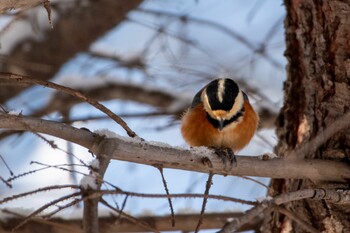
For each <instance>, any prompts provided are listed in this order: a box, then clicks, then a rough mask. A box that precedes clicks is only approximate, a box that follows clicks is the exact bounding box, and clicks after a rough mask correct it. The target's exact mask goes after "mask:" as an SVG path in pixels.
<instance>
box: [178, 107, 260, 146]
mask: <svg viewBox="0 0 350 233" xmlns="http://www.w3.org/2000/svg"><path fill="white" fill-rule="evenodd" d="M243 106H244V114H243V117H242V118H241V119H240V120H239V121H237V122H232V123H231V124H229V125H227V126H226V127H225V128H224V129H222V130H219V129H217V128H214V126H213V125H212V124H211V123H210V122H209V121H208V119H207V114H206V112H205V110H204V108H203V105H202V104H199V105H197V106H196V107H195V108H193V109H190V110H188V111H187V112H186V113H185V114H184V116H183V118H182V126H181V132H182V135H183V137H184V139H185V141H186V142H187V143H188V144H189V145H191V146H207V147H215V148H231V149H232V150H233V151H239V150H241V149H242V148H243V147H245V146H246V145H247V144H248V143H249V141H250V140H251V138H252V137H253V135H254V133H255V131H256V129H257V126H258V122H259V117H258V115H257V114H256V112H255V111H254V110H253V108H252V106H251V105H250V104H249V102H245V103H244V105H243Z"/></svg>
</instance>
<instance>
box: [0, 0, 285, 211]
mask: <svg viewBox="0 0 350 233" xmlns="http://www.w3.org/2000/svg"><path fill="white" fill-rule="evenodd" d="M0 4H1V3H0ZM50 10H51V12H50V18H51V21H52V22H51V23H50V20H49V19H48V12H47V9H45V7H44V6H43V5H41V4H40V5H37V6H33V7H30V8H25V9H17V10H8V11H5V12H3V13H2V14H1V15H0V45H1V46H0V67H1V68H0V70H1V71H3V72H12V73H17V74H24V75H28V76H31V77H35V78H41V79H44V80H48V81H52V82H55V83H58V84H61V85H64V86H68V87H72V88H75V89H77V90H80V91H82V92H83V93H85V94H87V95H88V96H91V97H92V98H95V99H97V100H99V101H100V102H101V103H103V104H104V105H105V106H107V107H108V108H110V109H111V110H112V111H113V112H114V113H116V114H118V115H120V116H121V117H122V118H123V119H124V120H125V121H126V122H127V124H128V125H129V127H130V128H131V129H132V130H134V131H135V132H136V133H137V134H138V135H139V136H140V137H142V138H144V139H145V140H147V141H158V142H163V143H167V144H170V145H171V146H180V147H188V146H187V145H186V144H185V142H184V140H183V139H182V137H181V134H180V130H179V129H180V117H181V114H182V113H183V111H185V110H186V108H187V107H188V106H189V105H190V103H191V100H192V97H193V95H194V94H195V93H196V92H197V91H198V90H199V89H200V88H202V87H203V86H204V85H205V84H207V83H208V82H209V81H211V80H212V79H215V78H217V77H229V78H232V79H234V80H235V81H236V82H237V83H238V84H239V85H240V87H241V89H243V90H244V91H245V92H246V93H247V94H248V96H249V98H250V101H251V103H252V104H253V106H254V107H255V109H256V110H257V111H258V112H259V114H260V116H261V124H260V127H259V130H258V132H257V134H256V136H255V137H254V138H253V140H252V142H251V143H250V144H249V145H248V146H247V147H246V148H245V149H244V150H242V151H241V152H240V153H239V154H241V155H259V154H263V153H265V152H271V151H273V146H274V144H275V136H274V119H275V117H276V115H277V113H278V110H279V108H280V106H281V105H282V101H283V96H282V84H283V81H284V80H285V69H284V67H285V64H286V60H285V58H284V57H283V51H284V47H285V45H284V30H283V19H284V15H285V11H284V7H283V5H282V1H274V0H266V1H260V0H246V1H239V0H234V1H232V0H225V1H215V0H195V1H187V0H186V1H185V0H179V1H166V0H146V1H136V0H132V1H115V0H113V1H112V0H104V1H100V2H95V1H92V0H91V1H90V0H85V1H79V0H76V1H68V0H67V1H65V0H62V1H59V0H57V1H51V7H50ZM0 103H1V105H2V107H3V108H4V109H6V110H8V111H11V113H13V114H16V113H21V114H23V115H28V116H33V117H38V118H43V119H50V120H54V121H61V122H66V123H69V124H72V125H73V126H75V127H78V128H80V127H85V128H88V129H90V130H91V131H94V130H98V129H109V130H111V131H114V132H115V133H117V134H119V135H122V136H126V133H125V131H124V130H123V129H122V128H121V127H120V126H119V125H117V124H116V123H115V122H114V121H112V120H111V119H109V118H108V117H106V116H105V115H104V114H102V113H101V112H99V111H98V110H96V109H95V108H93V107H92V106H90V105H88V104H87V103H81V102H79V101H78V100H76V99H74V98H73V97H68V96H66V95H63V94H62V93H57V92H55V91H53V90H51V89H48V88H43V87H41V86H29V85H27V86H24V85H19V84H18V83H15V84H14V83H9V82H5V81H2V80H0ZM47 141H53V142H54V143H55V144H57V145H58V149H53V148H52V147H51V146H50V145H49V143H48V142H47ZM0 155H1V156H2V158H3V159H4V161H5V162H6V163H7V165H8V167H9V168H10V169H11V170H12V171H13V173H14V175H20V174H23V173H24V175H23V176H21V177H19V178H17V179H15V180H13V181H12V182H11V184H12V186H13V187H12V188H8V187H7V186H6V185H5V183H2V182H0V198H1V199H2V198H4V197H7V196H11V195H13V194H16V193H20V192H24V191H29V190H34V189H36V188H39V187H45V186H48V185H57V184H79V182H80V179H81V177H82V174H84V173H87V172H88V170H87V169H86V168H85V167H84V166H82V165H84V163H89V162H90V161H91V160H92V159H93V157H92V156H91V154H90V153H89V152H88V151H87V150H86V149H84V148H82V147H79V146H76V145H72V144H69V143H67V142H65V141H62V140H59V139H57V138H53V137H50V136H47V135H37V134H33V133H29V132H27V133H21V132H12V131H6V130H1V131H0ZM73 155H74V156H73ZM4 161H2V160H0V176H1V177H2V178H3V179H8V178H10V177H11V176H10V172H9V169H8V168H7V167H6V164H5V162H4ZM62 168H64V169H66V170H63V169H62ZM67 170H70V171H71V172H69V171H67ZM30 171H33V172H30ZM72 171H73V172H72ZM74 171H78V172H74ZM164 174H165V178H166V180H167V184H168V187H169V191H170V193H203V192H204V188H205V182H206V179H207V174H200V173H194V172H186V171H180V170H169V169H168V170H165V171H164ZM255 179H256V180H257V181H259V182H262V183H265V184H267V183H268V179H266V178H255ZM105 180H107V181H108V182H110V183H112V184H113V185H115V186H117V187H120V188H121V189H123V190H126V191H134V192H140V193H164V192H165V191H164V187H163V184H162V180H161V176H160V174H159V171H158V170H157V169H156V168H153V167H150V166H143V165H137V164H133V163H126V162H119V161H113V162H112V163H111V164H110V165H109V167H108V169H107V173H106V176H105ZM66 192H67V191H66V190H64V191H63V190H62V191H55V192H46V193H41V194H35V195H32V196H30V197H28V198H23V199H18V200H16V201H13V202H9V203H6V204H5V205H3V206H1V208H12V209H13V208H22V209H23V208H26V209H35V208H37V207H39V206H41V205H43V204H46V203H48V202H49V201H51V200H53V199H55V198H57V197H59V196H62V194H63V193H65V194H66ZM210 193H211V194H218V195H226V196H232V197H238V198H242V199H246V200H256V199H259V198H262V197H264V196H265V195H266V188H265V187H263V186H262V185H259V184H257V183H256V182H252V181H250V180H246V179H243V178H239V177H222V176H214V181H213V186H212V188H211V190H210ZM107 200H109V201H110V203H111V204H115V203H117V204H119V205H121V204H122V202H123V200H124V199H123V197H118V196H110V197H108V198H107ZM201 203H202V200H201V199H175V200H173V204H174V208H175V213H184V212H186V213H188V212H199V211H200V208H201ZM79 208H80V207H79V206H78V207H71V208H70V209H68V210H66V211H65V215H66V217H67V216H68V217H69V216H70V214H71V216H73V215H76V212H77V209H79ZM248 208H249V206H245V205H242V204H239V203H237V204H235V203H227V202H222V201H214V200H209V202H208V205H207V208H206V211H207V212H213V211H220V212H223V211H233V210H242V211H243V210H246V209H248ZM125 211H127V212H128V213H131V214H133V215H142V214H152V213H156V214H158V215H159V214H169V207H168V203H167V200H163V199H161V200H154V199H145V198H130V199H129V200H128V201H127V203H126V206H125ZM78 212H79V211H78Z"/></svg>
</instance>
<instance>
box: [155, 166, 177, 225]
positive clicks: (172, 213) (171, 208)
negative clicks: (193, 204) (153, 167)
mask: <svg viewBox="0 0 350 233" xmlns="http://www.w3.org/2000/svg"><path fill="white" fill-rule="evenodd" d="M158 170H159V172H160V175H161V176H162V182H163V186H164V189H165V193H166V195H167V198H168V202H169V207H170V212H171V216H172V217H171V226H173V227H174V226H175V214H174V208H173V203H172V202H171V198H170V193H169V189H168V185H167V183H166V180H165V177H164V173H163V168H161V167H158Z"/></svg>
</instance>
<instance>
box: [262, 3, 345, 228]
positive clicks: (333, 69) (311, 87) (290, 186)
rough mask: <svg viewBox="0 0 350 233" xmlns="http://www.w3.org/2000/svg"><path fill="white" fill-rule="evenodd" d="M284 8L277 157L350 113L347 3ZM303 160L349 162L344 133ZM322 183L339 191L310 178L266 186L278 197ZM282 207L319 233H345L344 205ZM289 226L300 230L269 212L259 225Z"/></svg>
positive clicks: (318, 203) (308, 203)
mask: <svg viewBox="0 0 350 233" xmlns="http://www.w3.org/2000/svg"><path fill="white" fill-rule="evenodd" d="M285 5H286V11H287V16H286V19H285V28H286V46H287V49H286V52H285V56H286V57H287V59H288V66H287V73H288V77H287V81H286V82H285V85H284V91H285V101H284V107H283V108H282V109H281V112H280V115H279V117H278V120H277V135H278V138H279V143H278V145H277V146H276V153H277V154H279V155H281V156H285V155H287V154H288V152H289V151H291V150H293V149H295V148H299V147H301V146H302V145H304V144H305V143H307V142H308V141H310V139H312V138H314V137H315V136H316V135H317V134H318V133H319V132H321V131H322V130H324V129H325V128H327V127H328V126H330V125H331V124H332V122H334V121H335V120H336V119H337V118H339V117H341V116H343V115H344V114H345V113H346V112H347V111H349V109H350V1H349V0H345V1H338V0H337V1H336V0H334V1H328V0H302V1H298V0H285ZM304 156H305V157H306V158H318V159H325V160H344V161H346V160H347V161H349V159H350V131H349V129H344V130H342V131H341V132H339V133H337V134H335V135H333V137H332V138H331V139H330V140H328V141H326V142H325V143H324V144H323V146H321V148H319V149H318V150H317V151H316V152H315V153H313V154H306V155H304ZM325 185H327V186H330V185H333V186H334V187H338V186H337V184H336V183H322V184H321V183H318V182H315V181H313V180H296V179H286V180H278V179H275V180H273V181H272V183H271V186H272V188H273V189H274V190H275V191H276V192H278V193H285V192H289V191H295V190H299V189H304V188H309V187H321V186H325ZM340 187H341V186H340ZM343 188H344V187H343ZM347 188H348V187H347ZM287 207H288V208H289V209H290V210H292V211H293V212H295V213H296V214H297V215H298V216H299V217H300V219H303V220H304V221H306V222H308V223H309V224H310V225H312V226H313V227H314V228H316V229H318V230H319V231H320V232H321V231H322V232H350V206H349V205H336V204H331V203H327V202H326V201H312V200H303V201H296V202H293V203H291V204H290V205H288V206H287ZM288 228H289V229H291V231H288V232H304V231H303V230H302V229H301V228H300V226H298V224H296V223H295V221H293V220H290V219H288V218H287V217H285V216H283V215H281V214H276V213H273V214H272V218H270V219H269V220H268V221H266V223H265V224H264V231H265V232H285V230H286V229H288Z"/></svg>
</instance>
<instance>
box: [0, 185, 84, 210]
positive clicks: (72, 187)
mask: <svg viewBox="0 0 350 233" xmlns="http://www.w3.org/2000/svg"><path fill="white" fill-rule="evenodd" d="M64 188H71V189H79V188H80V187H79V186H77V185H53V186H47V187H44V188H39V189H35V190H33V191H29V192H24V193H20V194H16V195H12V196H11V197H5V198H4V199H2V200H0V205H1V204H4V203H6V202H9V201H13V200H16V199H18V198H22V197H25V196H28V195H32V194H36V193H39V192H46V191H50V190H55V189H64Z"/></svg>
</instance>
